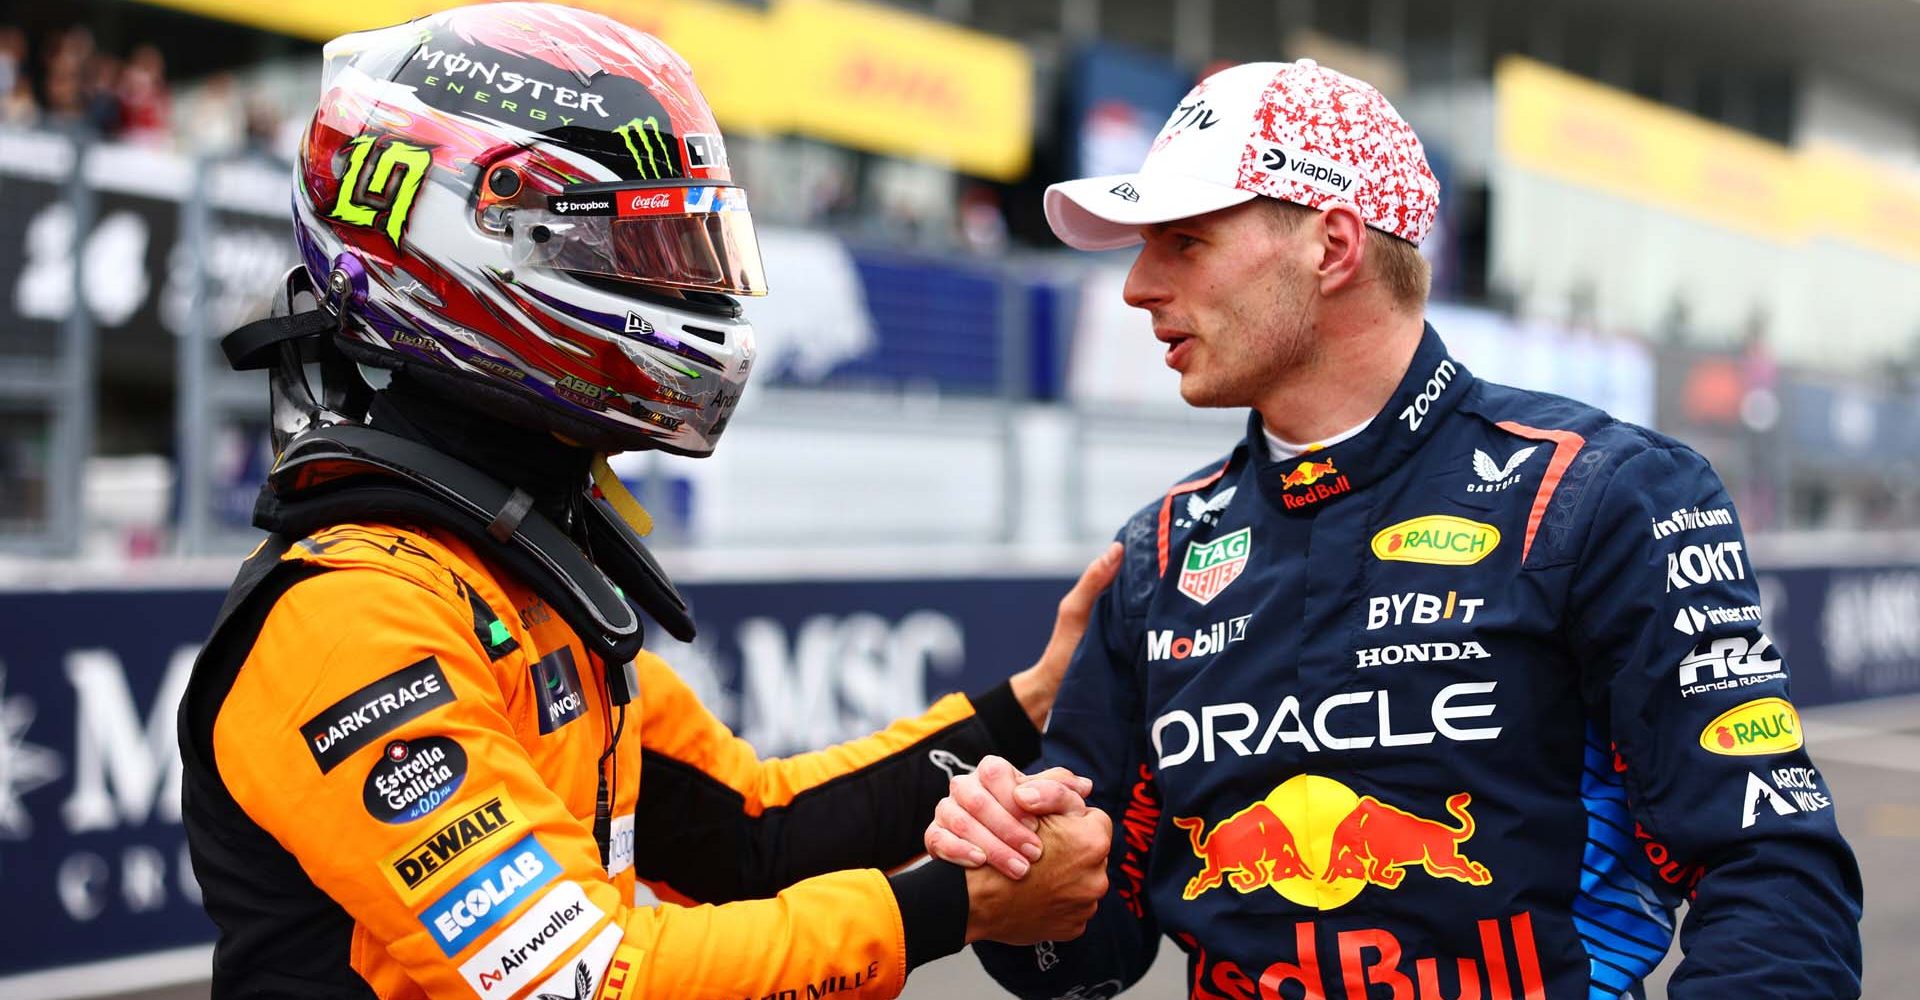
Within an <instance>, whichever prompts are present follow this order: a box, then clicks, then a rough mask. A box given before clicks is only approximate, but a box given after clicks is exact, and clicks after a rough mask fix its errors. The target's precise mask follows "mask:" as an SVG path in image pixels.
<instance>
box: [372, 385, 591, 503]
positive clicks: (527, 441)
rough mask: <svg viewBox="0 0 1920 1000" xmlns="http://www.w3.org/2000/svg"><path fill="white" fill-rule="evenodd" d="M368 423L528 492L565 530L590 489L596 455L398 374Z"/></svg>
mask: <svg viewBox="0 0 1920 1000" xmlns="http://www.w3.org/2000/svg"><path fill="white" fill-rule="evenodd" d="M367 420H368V422H369V423H371V424H372V425H373V426H374V428H376V429H378V430H382V431H386V432H387V433H389V434H396V435H399V436H401V437H404V438H407V439H408V440H410V441H416V442H418V443H420V444H424V445H426V446H427V447H429V448H432V449H433V450H435V451H438V452H440V453H442V454H444V455H446V456H448V457H450V458H455V459H458V460H459V461H461V462H465V463H466V464H468V465H471V466H473V467H474V468H475V469H478V470H480V471H481V472H484V473H486V474H487V475H489V476H491V477H493V478H494V479H497V480H499V481H500V482H502V483H505V484H506V485H508V486H513V487H518V488H520V489H522V490H525V491H526V492H527V494H528V495H530V496H532V497H533V501H534V506H535V507H536V508H537V509H538V510H539V511H540V512H541V513H542V514H545V515H546V516H547V517H548V518H549V519H551V520H552V521H553V522H554V523H555V524H558V525H561V526H562V527H563V528H565V527H567V526H569V525H570V524H571V522H572V520H573V518H572V517H571V513H572V511H573V509H574V506H575V505H576V504H577V503H578V502H579V500H580V497H581V496H582V495H583V491H584V490H585V488H586V484H587V480H588V477H589V475H590V472H589V469H590V467H591V466H592V464H593V459H594V453H593V452H591V451H589V450H587V449H585V448H581V447H578V446H576V445H571V444H567V443H565V442H563V441H561V440H560V439H558V438H556V437H554V436H553V434H552V433H551V432H548V431H545V430H539V429H529V428H525V427H519V426H516V425H514V424H511V423H507V422H505V421H502V420H500V419H499V418H497V417H495V416H493V415H491V414H489V413H487V412H486V411H485V410H484V408H482V407H480V406H473V405H463V404H462V403H460V402H458V401H456V400H454V399H450V398H448V397H447V396H446V395H444V394H442V393H441V392H440V391H439V390H437V389H432V388H428V387H427V386H425V385H423V384H422V383H421V382H419V381H417V380H415V379H413V378H411V377H410V376H409V374H408V373H407V372H406V371H405V370H401V371H398V372H395V373H394V375H393V379H392V381H391V382H390V383H389V384H388V386H387V387H386V388H385V389H382V390H380V391H378V392H376V393H374V395H373V402H372V404H371V405H370V406H369V407H368V410H367Z"/></svg>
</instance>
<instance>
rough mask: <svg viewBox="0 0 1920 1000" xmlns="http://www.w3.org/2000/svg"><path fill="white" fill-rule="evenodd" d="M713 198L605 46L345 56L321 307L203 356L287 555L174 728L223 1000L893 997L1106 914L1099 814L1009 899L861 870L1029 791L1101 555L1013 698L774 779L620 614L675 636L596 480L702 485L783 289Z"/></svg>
mask: <svg viewBox="0 0 1920 1000" xmlns="http://www.w3.org/2000/svg"><path fill="white" fill-rule="evenodd" d="M726 163H727V161H726V156H725V151H724V147H723V145H722V141H721V137H720V133H719V131H718V129H717V128H716V127H714V124H713V120H712V115H711V112H710V111H709V110H708V109H707V106H706V104H705V102H704V100H703V99H702V98H701V97H700V95H699V92H698V91H697V90H696V89H695V88H694V86H693V83H692V79H691V75H690V72H689V71H688V69H687V67H686V64H685V63H684V62H683V61H681V60H680V58H679V57H678V56H677V55H675V54H674V53H672V52H671V51H670V50H668V49H667V48H665V47H664V46H663V45H661V44H660V43H659V42H658V41H656V40H654V39H653V38H651V37H649V36H647V35H645V34H642V33H640V32H637V31H634V30H632V29H630V28H627V27H626V26H624V25H620V24H617V23H615V22H613V21H610V20H608V19H606V18H604V17H602V16H599V15H594V14H588V13H585V12H579V11H571V10H567V9H565V8H559V7H553V6H548V5H543V4H516V3H504V4H489V5H482V6H478V7H473V8H468V9H462V10H454V11H449V12H446V13H443V14H439V15H435V16H433V17H429V18H426V19H423V20H420V21H416V22H413V23H411V24H408V25H402V26H399V27H396V28H389V29H384V30H381V31H375V32H366V33H362V34H358V35H350V36H347V37H344V38H341V39H338V40H336V41H335V42H333V43H332V44H330V45H329V46H328V47H327V51H326V76H325V80H324V83H323V97H322V100H321V104H320V107H319V110H318V111H317V112H316V114H315V117H314V119H313V121H312V123H311V124H310V126H309V128H308V130H307V133H306V135H305V137H304V140H303V143H302V148H301V152H300V160H299V164H298V169H297V190H296V192H295V196H294V214H295V230H296V234H297V238H298V241H299V245H300V251H301V256H302V259H303V265H302V267H301V268H298V269H296V271H295V273H294V274H293V275H290V276H289V285H288V292H287V295H286V299H285V303H284V304H285V309H284V310H282V311H283V312H284V313H285V314H284V315H279V316H276V317H275V318H273V319H270V320H264V321H261V322H260V323H256V324H251V325H250V326H249V327H245V328H242V329H241V330H240V331H236V332H235V333H234V334H233V335H232V336H230V337H229V338H228V339H227V341H226V342H225V343H224V346H225V347H226V348H227V350H228V354H229V357H230V359H231V360H233V361H234V362H235V364H236V366H238V367H247V368H252V367H270V368H275V371H274V374H273V375H272V377H271V384H272V386H273V393H274V414H275V437H276V440H275V444H276V449H277V451H278V458H277V461H276V464H275V467H274V470H273V471H272V473H271V474H270V477H269V482H268V484H267V486H266V488H265V489H264V490H263V493H262V496H261V499H260V503H259V505H258V507H257V508H256V517H255V520H256V523H258V524H260V525H261V526H262V527H265V528H267V529H268V530H269V532H270V534H269V537H268V539H267V541H265V542H264V543H262V545H261V547H260V548H259V549H257V550H256V551H255V553H254V554H253V555H252V556H251V557H250V558H249V560H248V561H247V563H246V564H245V566H244V567H243V568H242V570H241V572H240V575H239V578H238V580H237V581H236V583H235V585H234V588H233V590H232V592H231V593H230V595H229V597H228V601H227V604H226V606H225V607H224V608H223V609H222V612H221V617H220V620H219V622H218V623H217V624H216V626H215V628H214V632H213V635H212V637H211V638H210V639H209V641H208V643H207V645H206V647H205V649H204V651H203V652H202V654H201V657H200V660H199V662H198V663H197V664H196V667H195V671H194V676H193V680H192V682H191V684H190V686H189V690H188V693H187V695H186V697H185V698H184V699H183V702H182V707H181V751H182V755H183V757H184V761H185V766H186V772H185V773H186V779H185V793H184V798H185V818H186V823H187V829H188V837H189V842H190V845H191V849H192V854H193V862H194V870H195V874H196V877H197V878H198V879H199V881H200V883H201V886H202V889H203V898H204V900H205V905H206V907H207V910H208V913H209V914H210V915H211V916H212V917H213V919H214V921H215V922H216V923H217V924H218V925H219V926H220V929H221V937H220V940H219V943H218V945H217V947H216V950H215V953H214V970H213V988H214V994H215V995H216V996H221V997H255V996H275V997H280V996H296V997H345V996H368V995H377V996H382V997H417V996H436V997H440V996H448V997H451V996H467V995H473V996H479V997H484V998H488V1000H496V998H497V1000H509V998H513V997H520V996H542V997H555V998H559V997H565V998H572V1000H586V998H589V997H599V998H605V1000H613V998H620V997H709V996H710V997H727V998H739V997H802V996H804V997H826V996H832V997H836V998H838V997H847V998H853V997H891V996H894V995H896V994H898V993H899V992H900V991H901V989H902V988H903V986H904V983H905V977H906V975H907V973H908V971H909V970H910V969H912V968H913V967H915V966H916V965H918V964H921V963H923V962H925V961H928V960H930V959H932V958H936V957H939V956H941V955H943V954H947V953H951V952H953V951H957V950H958V949H959V948H960V947H961V946H962V945H963V943H964V942H967V941H971V940H975V939H988V938H990V939H998V940H1005V941H1009V942H1023V941H1024V942H1032V941H1037V940H1042V939H1047V938H1053V937H1070V936H1072V935H1074V934H1077V933H1078V932H1079V930H1080V928H1081V927H1083V926H1084V924H1085V921H1086V920H1087V919H1088V918H1089V917H1090V916H1091V915H1092V913H1093V909H1094V907H1095V905H1096V904H1097V902H1098V900H1099V898H1100V896H1101V895H1102V894H1104V892H1105V889H1106V876H1105V855H1106V851H1107V845H1108V844H1109V842H1110V837H1111V833H1110V829H1111V828H1110V825H1109V824H1108V822H1107V819H1106V817H1105V816H1104V815H1103V814H1102V813H1100V812H1099V811H1098V810H1088V809H1085V808H1083V807H1074V808H1069V809H1068V810H1067V813H1068V814H1067V815H1064V816H1061V817H1058V818H1057V819H1055V818H1050V819H1049V820H1048V823H1047V825H1045V826H1043V827H1042V829H1041V831H1040V833H1041V835H1042V839H1043V840H1044V841H1045V845H1046V851H1045V856H1044V858H1042V859H1040V860H1039V863H1037V864H1035V865H1033V866H1032V870H1031V872H1030V873H1029V874H1028V877H1027V878H1025V879H1023V880H1021V881H1019V882H1015V881H1012V880H1009V879H1006V878H1005V877H1004V876H1002V875H1000V874H998V873H996V872H994V871H993V870H992V869H986V868H982V869H976V870H973V871H964V872H963V871H962V870H961V869H960V868H957V867H954V866H952V865H948V864H945V863H943V862H934V863H929V864H927V865H924V866H922V867H919V868H915V869H910V870H906V871H902V872H898V873H896V874H893V875H891V876H889V875H887V874H885V873H883V871H882V869H891V868H897V867H899V866H902V865H904V864H906V863H907V862H909V861H911V860H912V859H914V858H915V856H916V855H917V854H918V853H919V850H920V847H919V840H920V832H921V828H922V826H923V825H924V824H925V822H926V821H927V818H928V817H929V816H930V815H931V812H932V808H933V806H934V803H935V802H937V801H938V800H939V799H940V797H941V796H942V795H944V794H945V793H946V790H947V773H946V771H945V770H944V769H943V767H950V766H951V761H952V759H954V758H958V759H960V760H963V761H965V760H976V759H978V758H979V757H981V756H982V755H983V754H988V753H994V754H1000V755H1004V756H1007V757H1011V758H1013V759H1016V760H1024V759H1028V758H1031V757H1033V756H1034V755H1035V754H1036V752H1037V750H1038V726H1039V724H1040V722H1041V721H1042V720H1043V719H1044V717H1045V715H1046V712H1047V710H1048V707H1049V705H1050V703H1051V700H1052V692H1053V690H1054V688H1055V687H1057V685H1058V682H1059V676H1060V673H1061V672H1062V671H1063V670H1064V667H1065V661H1066V658H1067V656H1068V654H1069V653H1070V651H1071V650H1072V648H1073V646H1074V645H1075V644H1076V643H1077V642H1078V639H1079V634H1080V632H1081V631H1082V630H1083V629H1084V626H1085V620H1086V615H1087V612H1088V609H1089V608H1090V606H1091V602H1092V599H1093V596H1094V594H1095V593H1096V592H1097V591H1098V590H1099V589H1101V588H1102V587H1103V586H1104V585H1105V581H1106V579H1108V578H1110V577H1111V573H1112V571H1113V569H1114V568H1115V567H1116V566H1117V559H1115V558H1113V557H1112V555H1111V554H1110V555H1109V556H1108V557H1103V558H1102V559H1101V560H1097V561H1096V562H1095V564H1094V565H1093V566H1092V567H1090V568H1089V571H1088V574H1087V576H1086V577H1085V578H1084V579H1083V581H1082V583H1081V585H1079V586H1078V587H1077V588H1076V589H1075V591H1074V592H1073V593H1071V594H1070V595H1069V596H1068V598H1067V599H1066V600H1064V601H1063V602H1062V606H1061V619H1060V623H1059V624H1058V625H1057V627H1056V634H1055V636H1054V638H1053V641H1052V642H1051V643H1050V645H1049V646H1048V648H1047V651H1046V653H1045V654H1044V655H1043V657H1042V659H1041V661H1040V662H1039V663H1038V664H1036V665H1035V666H1034V667H1033V668H1032V669H1030V670H1028V671H1025V672H1023V673H1021V674H1019V675H1017V676H1016V677H1014V678H1013V679H1012V680H1010V681H1009V682H1007V683H1004V684H1001V685H999V686H997V687H996V688H994V689H993V690H991V691H988V692H986V693H985V694H983V695H981V696H978V697H973V698H968V697H964V696H961V695H950V696H947V697H946V698H943V699H941V700H940V701H939V702H937V703H936V704H935V705H934V706H933V707H932V708H931V709H929V710H928V711H927V712H926V713H925V714H923V715H921V716H919V717H917V718H911V719H905V720H901V721H899V722H896V723H894V724H893V725H891V726H889V727H888V728H886V729H885V730H883V731H881V732H879V733H877V734H875V735H872V736H869V737H866V738H864V739H859V740H855V741H852V742H849V743H846V744H842V745H840V746H837V747H834V748H832V749H828V750H825V751H821V752H818V753H812V754H805V755H801V756H798V757H793V758H789V759H784V760H760V759H758V758H757V757H756V756H755V754H754V753H753V751H752V750H751V748H750V747H749V746H748V745H747V744H746V743H745V742H743V741H741V740H739V739H737V738H735V737H734V736H733V735H732V734H731V733H729V732H728V731H727V730H726V728H725V727H724V726H722V725H721V724H720V723H719V722H718V721H717V720H716V719H715V718H714V717H713V716H712V715H710V714H709V713H708V712H707V711H706V710H705V709H704V708H703V707H702V706H701V705H700V703H699V702H698V700H697V699H696V698H695V697H694V695H693V693H692V692H691V691H690V690H689V688H688V687H687V685H686V684H685V683H683V682H682V681H681V680H680V678H678V677H677V676H675V674H674V673H673V671H672V670H671V669H669V668H668V667H667V666H666V665H665V664H664V663H663V662H662V661H661V660H660V659H659V658H658V657H656V656H654V655H652V654H650V653H647V652H645V651H642V650H641V649H640V634H641V633H640V626H639V621H638V617H637V616H636V615H635V614H634V611H633V608H632V607H631V606H630V605H629V603H628V601H633V602H634V603H637V604H639V605H640V606H641V607H642V608H644V609H646V610H647V611H648V612H649V613H650V614H651V615H652V617H654V618H655V620H656V621H657V622H658V623H659V624H660V625H661V626H662V627H664V628H666V629H667V631H669V632H671V633H673V634H675V635H676V636H679V637H681V638H689V637H691V634H692V625H691V621H690V620H689V619H688V618H687V616H686V612H685V607H684V605H683V604H682V603H681V602H680V601H679V599H678V595H677V594H676V593H675V592H674V591H673V588H672V586H671V584H670V583H667V582H666V580H665V578H664V576H662V575H661V574H660V573H659V571H658V568H657V566H656V565H655V564H654V563H653V562H652V560H651V558H650V557H649V556H648V555H647V553H646V550H645V548H644V547H643V546H642V545H640V544H639V541H638V535H639V534H641V533H644V530H645V528H646V523H645V522H646V517H645V513H644V511H641V510H639V508H638V505H637V504H634V503H633V501H632V498H631V497H630V496H627V495H626V494H625V493H624V491H623V490H622V489H621V487H620V486H619V484H618V480H617V479H615V478H614V477H613V476H612V475H611V473H610V472H609V471H608V469H607V466H606V463H605V460H604V455H605V454H607V453H609V452H612V451H618V450H625V449H633V448H643V447H653V448H662V449H665V450H668V451H671V452H674V453H677V454H683V455H692V456H699V455H704V454H706V453H708V452H710V451H711V449H712V447H713V444H714V441H715V440H716V439H717V438H718V436H719V434H720V433H721V431H722V430H723V429H724V426H725V424H726V422H727V420H728V418H729V416H730V415H731V412H732V410H733V407H734V405H735V403H736V402H737V401H738V399H739V394H740V390H741V388H742V387H743V385H744V382H745V379H746V377H747V373H748V371H749V369H750V364H751V360H752V351H753V348H752V331H751V329H750V328H749V327H748V325H747V324H746V323H745V322H744V321H743V320H742V319H741V318H740V310H739V307H738V304H737V302H736V301H735V299H734V298H733V296H734V295H741V294H758V293H760V292H762V291H763V290H764V282H763V279H762V276H761V273H760V262H759V256H758V251H757V249H756V247H755V244H754V242H753V234H752V223H751V220H750V219H749V217H748V215H747V207H746V202H745V197H744V194H743V193H742V192H741V191H740V190H739V189H738V188H737V187H734V186H733V185H732V184H731V183H730V181H729V175H728V172H727V166H726ZM308 296H310V297H311V298H312V300H313V302H312V308H309V309H305V310H302V309H300V308H299V306H300V305H301V304H302V303H303V302H304V300H305V298H306V297H308ZM311 358H318V360H319V362H320V369H321V371H322V373H323V378H322V383H321V384H322V388H323V389H324V390H325V391H323V392H321V393H319V394H317V395H316V394H315V393H313V392H312V391H310V389H309V388H308V386H307V384H306V382H305V381H304V376H303V374H302V369H301V361H302V360H303V359H311ZM356 363H357V364H358V365H359V366H360V369H359V370H358V371H356V369H355V367H354V365H355V364H356ZM276 365H277V367H276ZM369 368H381V369H386V370H387V372H389V373H390V374H389V375H388V376H387V378H386V379H385V380H384V384H382V385H380V386H379V388H378V389H377V390H375V389H374V388H372V385H371V383H373V382H376V381H381V380H379V379H377V378H366V380H365V381H362V379H363V377H364V376H363V375H362V374H361V372H365V371H367V370H368V369H369ZM1061 779H1062V781H1070V780H1071V779H1067V778H1065V777H1064V776H1061ZM1058 787H1060V788H1061V789H1062V791H1063V793H1064V792H1065V789H1066V787H1067V786H1066V785H1060V786H1058ZM1080 788H1081V790H1082V791H1084V790H1085V788H1084V786H1080ZM1034 854H1035V855H1038V854H1039V852H1038V851H1035V852H1034ZM641 883H645V885H646V886H648V887H650V888H651V890H652V891H653V892H654V893H655V894H656V895H657V896H658V897H659V898H661V899H664V900H667V901H668V902H667V903H665V904H663V905H659V906H642V905H637V903H636V893H637V892H638V890H639V888H640V885H641ZM705 904H715V905H705Z"/></svg>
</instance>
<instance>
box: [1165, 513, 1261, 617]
mask: <svg viewBox="0 0 1920 1000" xmlns="http://www.w3.org/2000/svg"><path fill="white" fill-rule="evenodd" d="M1252 551H1253V529H1252V528H1241V529H1240V530H1239V531H1236V532H1233V533H1232V534H1230V535H1227V536H1225V537H1222V538H1217V539H1214V540H1213V541H1211V542H1188V543H1187V558H1186V562H1185V563H1184V564H1183V565H1182V566H1181V567H1180V580H1179V582H1178V583H1177V584H1176V586H1177V587H1178V589H1179V591H1180V592H1181V593H1182V594H1185V595H1187V596H1188V597H1191V598H1193V599H1194V600H1196V601H1199V602H1200V603H1201V604H1206V603H1208V602H1209V601H1212V600H1213V599H1214V598H1215V597H1218V596H1220V592H1221V591H1223V590H1225V589H1227V585H1228V584H1230V583H1232V582H1233V581H1235V580H1238V579H1240V574H1241V573H1243V572H1245V571H1246V568H1247V556H1248V555H1249V554H1250V553H1251V552H1252Z"/></svg>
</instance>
